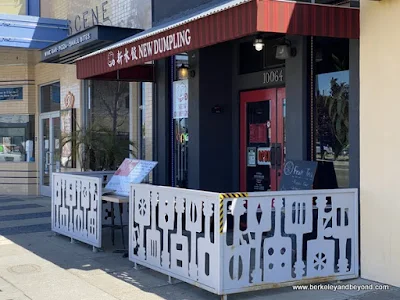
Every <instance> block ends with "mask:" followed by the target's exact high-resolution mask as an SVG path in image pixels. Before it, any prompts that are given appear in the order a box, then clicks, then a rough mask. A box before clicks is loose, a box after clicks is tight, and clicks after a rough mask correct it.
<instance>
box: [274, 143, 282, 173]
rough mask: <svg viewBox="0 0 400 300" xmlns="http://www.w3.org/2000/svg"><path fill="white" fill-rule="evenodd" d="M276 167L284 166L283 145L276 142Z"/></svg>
mask: <svg viewBox="0 0 400 300" xmlns="http://www.w3.org/2000/svg"><path fill="white" fill-rule="evenodd" d="M275 151H276V167H277V168H278V169H280V168H281V167H282V145H281V144H276V148H275Z"/></svg>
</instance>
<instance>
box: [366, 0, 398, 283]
mask: <svg viewBox="0 0 400 300" xmlns="http://www.w3.org/2000/svg"><path fill="white" fill-rule="evenodd" d="M399 16H400V2H399V1H388V0H381V1H371V0H363V1H361V17H360V31H361V32H360V99H361V101H360V136H361V139H360V149H361V150H360V160H361V168H360V177H361V179H360V201H361V207H360V212H361V223H360V228H361V237H360V241H361V275H362V276H363V277H364V278H367V279H371V280H376V281H379V282H384V283H387V284H392V285H395V286H400V276H399V269H400V256H399V253H400V235H399V234H398V228H399V223H398V220H399V208H400V206H399V200H398V199H397V197H398V195H397V192H396V190H397V185H398V182H397V172H398V164H397V159H398V155H399V154H398V149H399V145H400V135H399V133H398V127H397V126H398V124H399V117H398V115H399V112H398V111H397V107H398V98H397V97H398V93H399V92H398V85H399V84H398V77H397V73H398V63H400V57H399V56H398V54H397V50H396V45H397V42H396V39H395V36H393V35H392V34H391V33H390V31H391V30H390V29H393V32H396V29H397V28H398V27H397V25H399V26H400V20H399ZM389 33H390V34H389Z"/></svg>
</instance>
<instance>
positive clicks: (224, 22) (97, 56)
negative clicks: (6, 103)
mask: <svg viewBox="0 0 400 300" xmlns="http://www.w3.org/2000/svg"><path fill="white" fill-rule="evenodd" d="M257 32H271V33H283V34H292V35H308V36H324V37H335V38H348V39H358V38H359V9H356V8H350V7H340V6H328V5H317V4H309V3H299V2H292V1H277V0H232V1H227V2H226V3H224V4H220V5H217V6H214V7H212V8H208V9H205V10H204V11H201V12H198V13H197V14H195V15H193V16H186V17H185V18H184V19H182V20H178V21H175V22H172V23H167V24H163V25H161V26H158V27H154V28H152V29H149V30H147V31H143V32H141V33H139V34H137V35H135V36H133V37H131V38H128V39H125V40H123V41H121V42H118V43H116V44H113V45H111V46H109V47H106V48H103V49H101V50H98V51H95V52H93V53H91V54H88V55H86V56H84V57H82V58H80V59H79V60H77V61H76V65H77V78H78V79H88V78H93V77H95V76H99V75H102V74H106V73H110V72H114V71H117V70H121V69H125V68H131V67H134V66H137V65H142V64H144V63H146V62H149V61H154V60H157V59H161V58H165V57H168V56H172V55H176V54H179V53H182V52H187V51H191V50H195V49H200V48H204V47H207V46H211V45H214V44H217V43H221V42H225V41H229V40H234V39H237V38H241V37H244V36H248V35H252V34H255V33H257Z"/></svg>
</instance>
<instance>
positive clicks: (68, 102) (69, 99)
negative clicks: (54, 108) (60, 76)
mask: <svg viewBox="0 0 400 300" xmlns="http://www.w3.org/2000/svg"><path fill="white" fill-rule="evenodd" d="M74 104H75V96H74V94H72V93H71V92H68V93H67V95H65V97H64V108H66V109H67V108H74Z"/></svg>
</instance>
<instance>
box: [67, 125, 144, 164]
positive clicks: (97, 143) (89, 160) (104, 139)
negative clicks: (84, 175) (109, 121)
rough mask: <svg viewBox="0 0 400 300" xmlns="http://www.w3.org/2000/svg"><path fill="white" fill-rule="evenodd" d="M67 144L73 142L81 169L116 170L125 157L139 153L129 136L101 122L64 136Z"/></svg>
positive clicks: (74, 154) (74, 152)
mask: <svg viewBox="0 0 400 300" xmlns="http://www.w3.org/2000/svg"><path fill="white" fill-rule="evenodd" d="M67 144H72V150H73V151H72V152H73V156H75V157H76V159H77V160H78V161H79V164H80V168H81V171H88V170H91V171H115V170H117V169H118V167H119V166H120V164H121V163H122V162H123V161H124V159H125V158H127V157H129V156H130V155H132V156H133V157H136V153H137V148H136V146H135V144H134V143H133V142H132V141H130V140H129V138H127V137H125V136H120V135H118V134H116V133H115V131H113V130H112V129H109V128H107V127H103V126H101V125H100V124H94V125H92V126H90V127H88V128H85V129H82V128H77V130H75V131H74V132H73V133H72V134H70V135H68V136H64V137H63V138H62V147H64V146H65V145H67ZM70 159H72V157H71V158H70Z"/></svg>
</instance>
